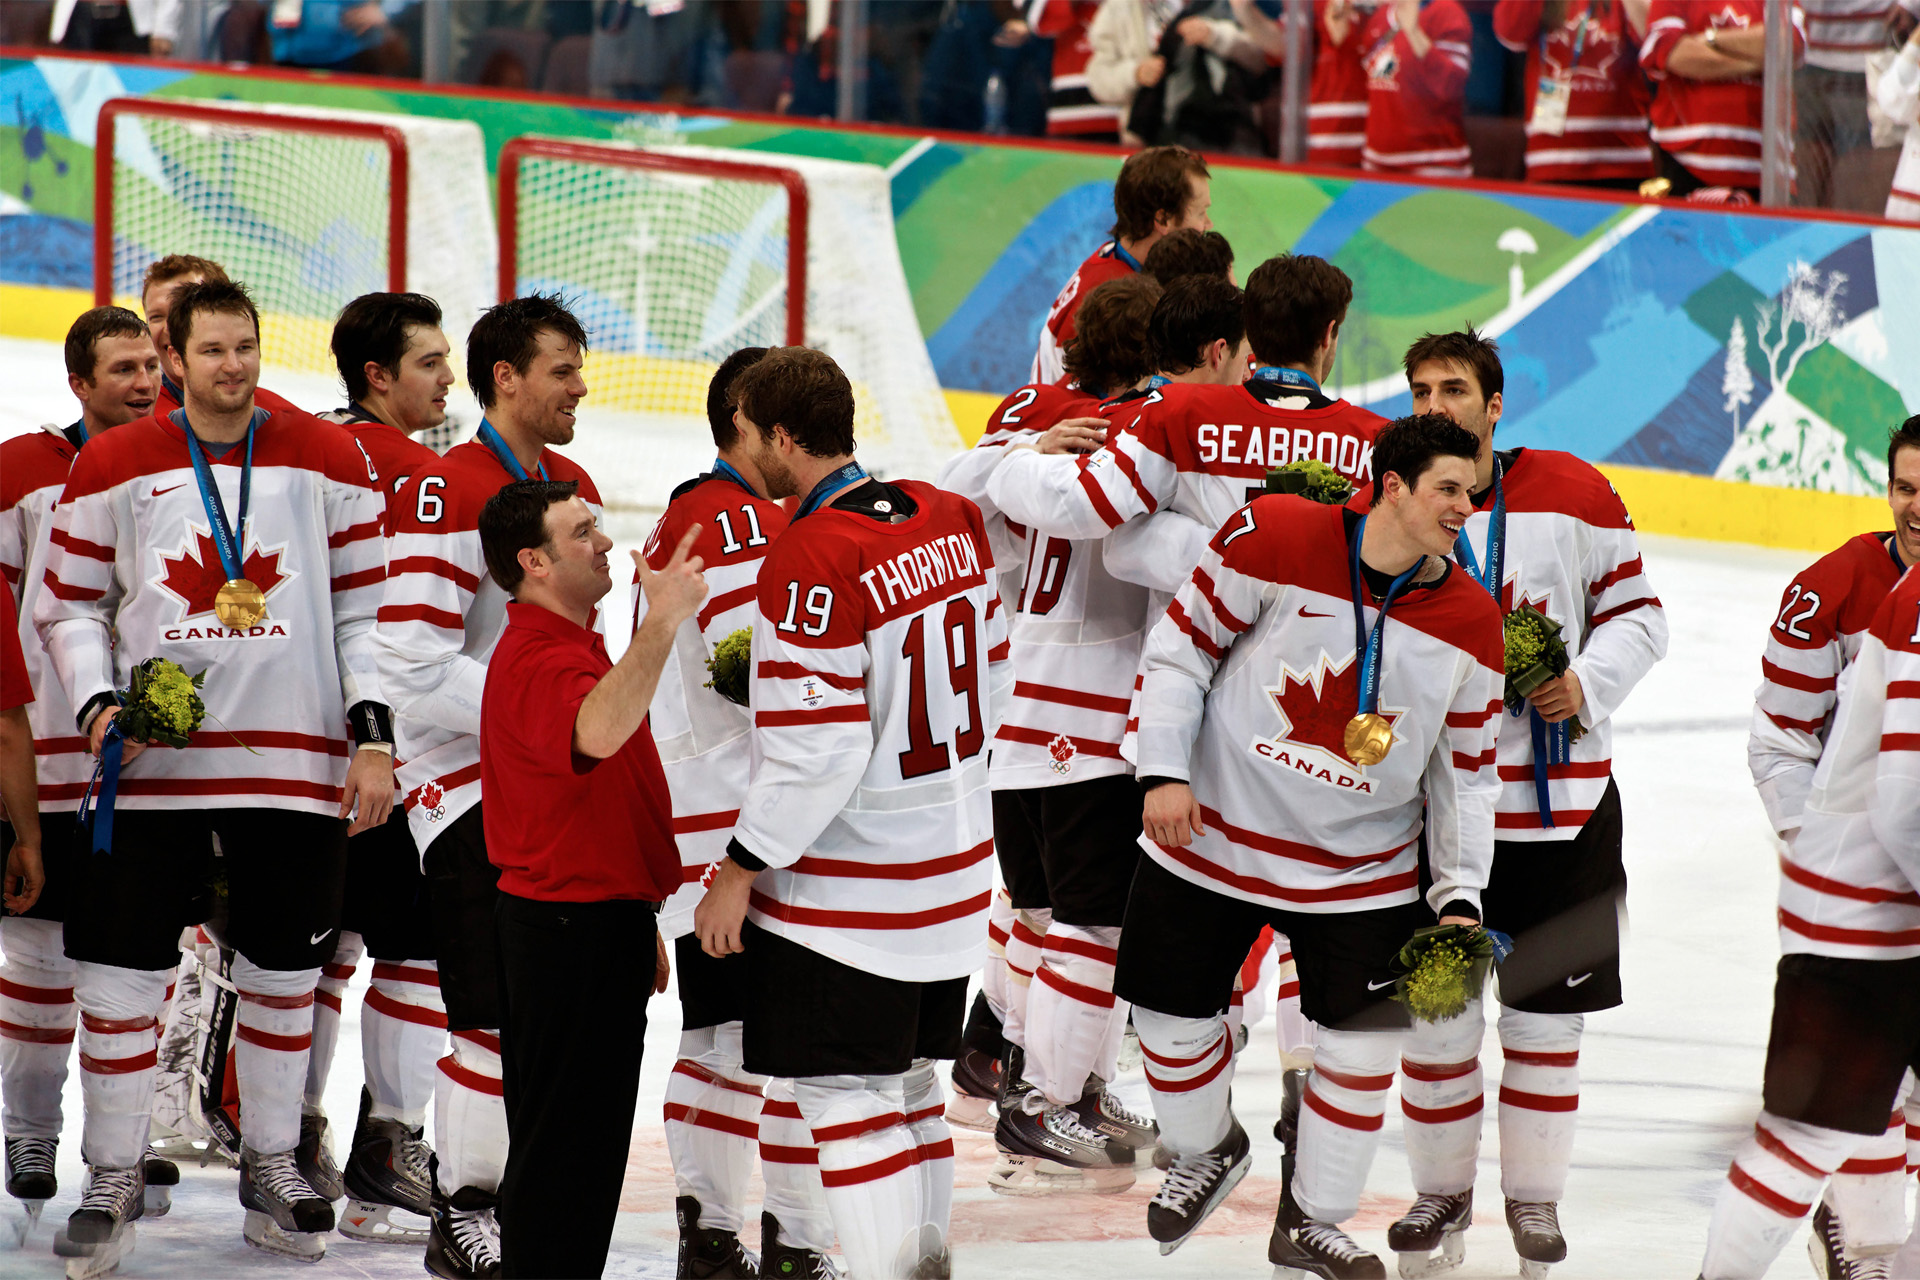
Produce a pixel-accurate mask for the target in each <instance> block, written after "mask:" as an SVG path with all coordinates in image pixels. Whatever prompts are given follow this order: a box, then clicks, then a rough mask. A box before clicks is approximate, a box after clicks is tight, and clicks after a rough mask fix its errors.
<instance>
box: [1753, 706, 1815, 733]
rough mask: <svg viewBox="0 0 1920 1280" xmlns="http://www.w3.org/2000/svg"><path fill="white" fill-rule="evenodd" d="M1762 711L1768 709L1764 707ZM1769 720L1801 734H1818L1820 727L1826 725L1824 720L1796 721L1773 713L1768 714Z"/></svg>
mask: <svg viewBox="0 0 1920 1280" xmlns="http://www.w3.org/2000/svg"><path fill="white" fill-rule="evenodd" d="M1761 710H1763V711H1764V710H1766V708H1764V707H1763V708H1761ZM1767 719H1769V720H1771V721H1773V722H1774V723H1775V724H1777V725H1779V726H1780V727H1781V728H1782V729H1798V730H1799V731H1800V732H1801V733H1818V732H1819V731H1820V727H1821V726H1822V725H1824V724H1826V720H1825V719H1824V718H1822V719H1818V720H1795V719H1793V718H1792V717H1791V716H1779V715H1775V714H1774V713H1773V712H1771V711H1768V712H1767Z"/></svg>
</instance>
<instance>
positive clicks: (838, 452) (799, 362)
mask: <svg viewBox="0 0 1920 1280" xmlns="http://www.w3.org/2000/svg"><path fill="white" fill-rule="evenodd" d="M732 389H733V401H734V404H735V405H737V406H738V407H739V409H740V412H741V413H742V414H743V415H745V417H746V419H747V421H749V422H751V423H752V424H753V425H754V426H755V427H758V428H759V430H760V434H761V435H762V436H764V437H766V438H768V439H772V438H773V429H774V428H775V427H785V428H786V429H787V434H788V435H790V436H792V437H793V442H794V443H795V444H797V445H799V446H800V448H801V449H803V450H805V451H806V452H807V453H809V454H811V455H812V456H813V457H816V458H838V457H841V456H842V455H844V454H849V453H852V452H853V384H852V383H851V382H848V381H847V375H846V374H844V373H842V372H841V371H840V366H839V365H837V364H835V363H834V362H833V357H832V356H830V355H828V354H826V353H825V352H824V351H815V350H814V349H813V348H812V347H774V348H773V349H772V350H770V351H768V352H767V354H766V355H764V356H762V357H760V359H759V361H758V362H757V363H755V364H752V365H749V366H748V367H747V368H746V369H745V370H743V371H742V372H741V374H740V376H739V377H737V378H735V379H734V381H733V388H732Z"/></svg>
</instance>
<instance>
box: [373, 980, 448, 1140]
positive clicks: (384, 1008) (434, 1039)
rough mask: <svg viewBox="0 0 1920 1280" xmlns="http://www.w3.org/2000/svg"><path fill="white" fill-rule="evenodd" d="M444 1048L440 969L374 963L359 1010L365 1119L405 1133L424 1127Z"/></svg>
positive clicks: (443, 1013) (444, 1027) (443, 1015)
mask: <svg viewBox="0 0 1920 1280" xmlns="http://www.w3.org/2000/svg"><path fill="white" fill-rule="evenodd" d="M446 1048H447V1006H446V1002H445V1001H443V1000H442V999H441V998H440V966H439V965H437V964H435V963H434V962H433V961H431V960H408V961H406V962H405V963H399V962H395V961H388V960H376V961H374V963H373V984H372V985H371V986H369V987H368V988H367V998H366V1001H365V1003H363V1004H362V1005H361V1006H360V1058H361V1063H362V1066H363V1067H364V1068H365V1070H366V1075H367V1092H368V1093H369V1094H371V1095H372V1097H373V1106H372V1108H371V1110H370V1111H369V1114H370V1115H373V1116H375V1117H377V1118H380V1119H384V1120H397V1121H399V1122H400V1123H401V1124H403V1125H405V1126H407V1127H408V1128H409V1129H417V1128H419V1127H420V1126H421V1125H423V1124H425V1123H426V1120H427V1103H428V1102H430V1101H432V1099H433V1087H434V1084H435V1082H436V1081H437V1080H438V1079H439V1077H440V1072H439V1068H438V1064H439V1060H440V1057H441V1055H442V1054H444V1053H445V1052H446Z"/></svg>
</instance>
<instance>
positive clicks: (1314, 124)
mask: <svg viewBox="0 0 1920 1280" xmlns="http://www.w3.org/2000/svg"><path fill="white" fill-rule="evenodd" d="M1331 7H1332V6H1330V5H1326V4H1320V5H1315V6H1314V9H1315V13H1316V18H1315V24H1314V35H1315V42H1314V44H1315V48H1314V53H1313V80H1312V82H1311V83H1310V84H1309V85H1308V86H1307V163H1309V164H1324V165H1335V166H1338V167H1339V168H1342V169H1358V168H1359V167H1360V151H1361V148H1362V147H1364V146H1366V143H1367V67H1366V63H1365V62H1363V61H1362V60H1361V57H1360V55H1361V52H1362V49H1363V46H1362V44H1361V38H1362V36H1363V35H1364V34H1365V29H1366V25H1367V15H1366V14H1365V13H1356V14H1354V15H1353V16H1352V18H1351V19H1350V21H1349V22H1348V24H1347V33H1346V36H1347V38H1346V39H1345V40H1342V41H1339V42H1338V43H1336V42H1335V41H1334V38H1333V33H1332V31H1330V30H1329V29H1328V25H1327V15H1328V11H1329V10H1330V9H1331Z"/></svg>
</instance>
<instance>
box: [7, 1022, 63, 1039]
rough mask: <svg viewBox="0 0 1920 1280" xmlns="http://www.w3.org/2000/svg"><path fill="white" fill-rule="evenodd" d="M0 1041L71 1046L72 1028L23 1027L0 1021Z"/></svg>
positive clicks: (15, 1023)
mask: <svg viewBox="0 0 1920 1280" xmlns="http://www.w3.org/2000/svg"><path fill="white" fill-rule="evenodd" d="M0 1040H18V1041H20V1042H22V1043H23V1044H72V1043H73V1028H72V1027H23V1026H21V1025H20V1024H19V1023H17V1022H6V1021H0Z"/></svg>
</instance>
